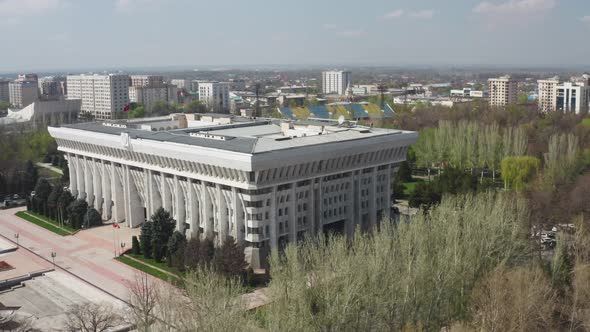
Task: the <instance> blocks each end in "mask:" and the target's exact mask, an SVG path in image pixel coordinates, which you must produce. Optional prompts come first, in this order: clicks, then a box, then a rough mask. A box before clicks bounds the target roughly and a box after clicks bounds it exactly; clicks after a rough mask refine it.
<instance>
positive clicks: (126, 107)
mask: <svg viewBox="0 0 590 332" xmlns="http://www.w3.org/2000/svg"><path fill="white" fill-rule="evenodd" d="M130 108H131V107H130V106H129V105H125V107H123V112H127V111H129V109H130Z"/></svg>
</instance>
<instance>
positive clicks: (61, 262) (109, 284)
mask: <svg viewBox="0 0 590 332" xmlns="http://www.w3.org/2000/svg"><path fill="white" fill-rule="evenodd" d="M23 209H24V208H15V209H8V210H1V211H0V235H2V236H3V237H5V238H6V239H10V240H15V234H18V235H19V239H18V240H19V245H20V246H21V248H20V249H19V250H18V253H19V255H18V256H14V257H13V258H11V259H10V261H11V262H12V263H14V265H13V264H12V263H11V265H13V266H20V267H21V272H22V271H23V269H22V266H30V267H29V268H27V269H30V270H39V269H44V268H52V267H53V264H52V258H51V253H52V252H54V253H55V254H56V257H55V264H56V270H57V271H58V272H59V271H60V270H62V271H68V272H70V273H72V274H75V275H76V276H78V277H79V278H81V279H83V280H85V281H87V282H88V283H90V284H91V285H94V286H96V287H97V288H100V289H103V290H104V291H106V292H108V293H110V294H112V295H114V296H116V297H118V298H120V299H123V300H126V299H127V298H128V296H129V293H128V285H129V283H130V282H132V281H133V280H134V278H135V273H136V271H135V270H134V269H132V268H131V267H128V266H127V265H125V264H122V263H119V262H118V261H116V260H114V259H113V257H114V256H115V248H118V251H120V250H121V249H120V245H119V244H118V243H120V242H125V243H126V249H127V248H129V247H130V245H131V236H132V235H138V234H139V229H130V228H127V227H121V228H119V229H114V228H113V227H112V226H110V225H106V226H102V227H98V228H93V229H90V230H83V231H80V232H78V233H77V234H75V235H73V236H59V235H57V234H55V233H52V232H50V231H47V230H45V229H43V228H41V227H38V226H36V225H34V224H32V223H29V222H27V221H24V220H22V219H20V218H19V217H17V216H15V215H14V214H15V213H16V212H17V211H21V210H23ZM115 236H116V237H115ZM6 239H2V241H3V242H6ZM116 240H118V241H116ZM23 248H25V249H23ZM26 249H28V250H26ZM37 255H38V256H37ZM39 256H40V257H42V258H44V259H41V258H40V257H39ZM0 260H6V259H0ZM25 270H26V269H25ZM8 272H9V273H10V271H8ZM5 273H6V274H5ZM14 274H15V273H10V276H8V275H9V274H8V273H7V272H0V280H3V279H8V278H12V277H13V276H14Z"/></svg>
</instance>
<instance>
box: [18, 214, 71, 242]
mask: <svg viewBox="0 0 590 332" xmlns="http://www.w3.org/2000/svg"><path fill="white" fill-rule="evenodd" d="M15 215H16V216H17V217H20V218H22V219H24V220H26V221H29V222H31V223H33V224H35V225H37V226H39V227H43V228H45V229H46V230H48V231H52V232H53V233H55V234H58V235H61V236H67V235H71V233H70V232H67V231H65V230H63V229H61V228H59V227H57V226H54V225H53V224H50V223H47V222H45V221H42V220H40V219H37V218H36V217H33V216H30V215H28V214H26V213H25V212H24V211H20V212H17V213H15Z"/></svg>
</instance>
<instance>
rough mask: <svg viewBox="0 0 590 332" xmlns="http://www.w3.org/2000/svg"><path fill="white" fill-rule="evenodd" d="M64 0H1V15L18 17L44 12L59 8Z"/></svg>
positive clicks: (15, 18) (14, 18)
mask: <svg viewBox="0 0 590 332" xmlns="http://www.w3.org/2000/svg"><path fill="white" fill-rule="evenodd" d="M63 4H64V1H63V0H0V17H11V18H13V20H17V18H18V17H23V16H33V15H37V14H44V13H45V12H47V11H49V10H54V9H57V8H59V7H60V6H62V5H63Z"/></svg>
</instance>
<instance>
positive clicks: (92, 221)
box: [83, 208, 102, 228]
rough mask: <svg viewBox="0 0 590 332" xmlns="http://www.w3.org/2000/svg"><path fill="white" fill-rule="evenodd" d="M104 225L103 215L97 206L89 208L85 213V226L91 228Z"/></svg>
mask: <svg viewBox="0 0 590 332" xmlns="http://www.w3.org/2000/svg"><path fill="white" fill-rule="evenodd" d="M100 225H102V216H101V215H100V213H99V212H98V211H97V210H96V209H95V208H89V209H88V210H86V214H85V215H84V224H83V228H91V227H95V226H100Z"/></svg>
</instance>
